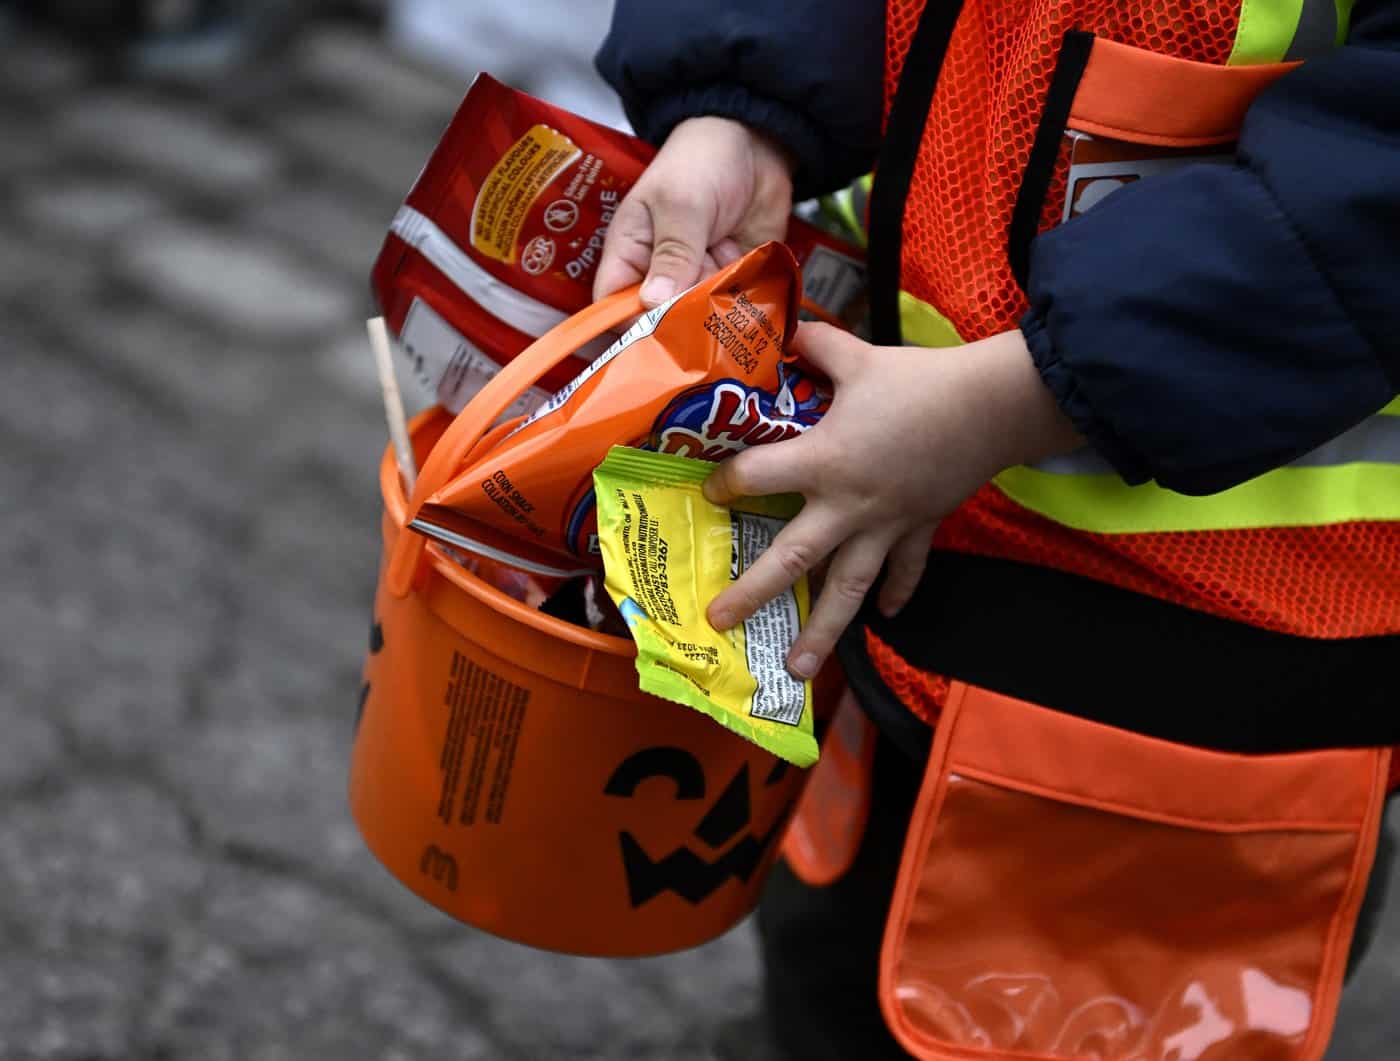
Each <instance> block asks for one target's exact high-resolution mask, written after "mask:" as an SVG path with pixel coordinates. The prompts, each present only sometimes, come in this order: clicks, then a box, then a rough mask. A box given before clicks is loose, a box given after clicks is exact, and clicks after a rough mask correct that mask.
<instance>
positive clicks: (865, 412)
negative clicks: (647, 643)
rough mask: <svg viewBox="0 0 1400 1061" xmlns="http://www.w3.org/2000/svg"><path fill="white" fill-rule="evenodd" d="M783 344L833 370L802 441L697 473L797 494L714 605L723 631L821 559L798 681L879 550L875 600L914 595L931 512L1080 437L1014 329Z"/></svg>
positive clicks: (723, 485)
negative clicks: (783, 523)
mask: <svg viewBox="0 0 1400 1061" xmlns="http://www.w3.org/2000/svg"><path fill="white" fill-rule="evenodd" d="M793 349H794V350H795V351H796V352H798V353H800V354H801V355H802V356H803V357H805V358H806V359H807V360H808V361H809V362H810V363H811V364H812V365H813V366H815V367H816V368H817V369H819V370H820V371H822V372H825V373H826V374H827V375H828V376H830V377H831V380H832V382H833V383H834V384H835V387H836V395H835V399H834V401H833V402H832V406H831V409H830V411H829V412H827V414H826V415H825V416H824V417H823V418H822V420H821V422H820V423H818V424H817V425H816V426H815V427H813V428H812V429H811V430H810V431H808V432H807V433H806V434H804V435H802V436H801V437H800V438H795V439H792V440H791V441H788V442H779V443H774V444H772V445H767V446H757V447H755V448H753V449H749V450H745V451H744V452H743V453H740V454H739V455H737V456H735V457H733V458H732V459H730V460H728V461H725V462H724V463H723V464H721V465H720V466H719V467H718V468H716V469H715V472H714V474H712V475H711V476H710V478H709V479H708V480H707V481H706V483H705V494H706V496H707V497H709V499H710V500H711V501H714V502H716V503H717V504H728V503H729V502H730V501H732V500H734V499H735V498H739V497H745V496H757V495H762V494H777V493H787V492H792V491H795V492H798V493H801V494H802V495H803V496H804V497H805V498H806V501H807V503H806V506H805V507H804V508H803V509H802V511H801V513H799V514H798V516H797V517H796V518H795V519H794V520H793V521H792V522H791V523H790V524H788V526H787V527H785V528H784V529H783V530H782V532H781V533H780V534H779V535H778V536H777V538H776V539H774V541H773V544H772V546H771V547H770V548H769V549H768V550H767V552H765V553H764V554H763V555H762V556H761V557H760V558H759V559H758V561H757V562H756V563H755V564H754V565H753V567H752V568H750V569H749V570H748V571H746V572H745V573H744V574H743V576H742V577H741V578H739V580H738V581H737V582H735V583H734V585H732V586H730V587H729V588H728V589H727V590H725V591H724V592H723V593H721V594H720V595H719V596H718V597H716V598H715V599H714V601H713V602H711V604H710V607H709V611H708V617H709V619H710V622H711V623H712V624H713V625H714V626H716V627H717V628H719V629H721V630H724V629H728V628H729V627H731V626H733V625H735V624H736V623H739V622H741V621H743V620H744V619H745V618H747V617H748V616H749V615H751V614H753V612H754V611H756V610H757V609H758V607H759V606H760V605H762V604H763V603H764V602H766V601H768V600H770V599H771V598H773V597H775V596H777V595H778V594H779V593H781V592H782V591H783V590H785V589H787V587H789V586H790V585H792V583H793V582H795V581H796V580H797V577H798V576H799V575H801V574H802V573H803V572H804V571H810V570H812V569H813V568H814V567H816V566H817V565H818V564H819V563H821V562H822V561H823V560H824V559H826V558H827V557H828V556H830V557H831V566H830V569H829V570H828V572H827V575H826V581H825V584H824V586H823V588H822V590H821V594H820V596H819V597H818V599H817V602H816V605H815V607H814V608H813V609H812V615H811V618H810V619H809V621H808V623H807V626H806V628H805V629H804V630H803V631H802V633H801V634H800V635H799V636H798V638H797V642H796V643H795V644H794V645H793V647H792V651H791V653H790V654H789V656H788V668H789V669H790V670H791V671H792V672H793V674H795V675H797V676H798V677H803V678H808V677H811V676H812V675H814V674H815V673H816V672H817V670H818V669H819V668H820V667H821V665H822V663H823V662H824V661H825V659H826V657H827V656H828V655H829V654H830V653H831V650H832V648H833V647H834V646H835V644H836V639H837V638H838V637H839V636H840V635H841V632H842V631H843V630H844V629H845V628H846V625H847V624H848V623H849V622H850V621H851V620H852V619H853V618H854V617H855V615H856V612H857V611H858V610H859V608H860V605H861V602H862V601H863V600H864V598H865V594H866V591H867V590H869V589H870V587H871V585H872V584H873V583H874V582H875V579H876V578H877V577H878V575H879V574H880V568H881V566H882V565H884V564H885V563H886V560H888V563H889V569H888V572H887V574H886V578H885V583H884V585H883V587H882V588H881V592H880V600H879V602H878V603H879V607H880V610H881V611H882V612H883V613H884V614H886V615H893V614H894V613H895V612H897V611H898V610H899V609H900V608H902V607H903V606H904V604H905V602H906V601H908V599H909V597H910V596H911V595H912V594H913V592H914V588H915V586H916V585H917V584H918V581H919V578H920V576H921V575H922V574H923V570H924V565H925V562H926V557H927V554H928V548H929V539H930V538H931V536H932V532H933V528H934V527H935V526H936V525H937V523H938V521H939V520H940V519H941V518H942V517H943V516H945V515H947V514H948V513H949V512H951V511H952V510H953V509H954V508H956V507H957V506H958V504H960V503H961V502H962V501H963V499H964V498H966V497H967V496H968V495H970V494H971V493H973V492H974V491H975V490H976V489H977V488H978V487H980V486H981V485H982V484H983V483H985V482H986V481H987V480H988V479H990V478H991V477H992V476H994V475H996V474H997V473H998V472H1000V471H1001V470H1002V469H1003V468H1007V467H1010V466H1011V465H1013V464H1022V463H1026V462H1028V461H1035V460H1039V459H1041V458H1043V457H1046V456H1049V455H1051V454H1053V453H1061V452H1065V451H1067V450H1070V449H1073V448H1074V447H1075V446H1077V445H1079V444H1080V443H1081V442H1082V439H1081V438H1080V437H1079V435H1078V433H1077V432H1076V431H1075V430H1074V427H1073V426H1072V425H1071V424H1070V422H1069V420H1068V419H1067V418H1066V417H1065V416H1064V414H1063V413H1061V412H1060V410H1059V407H1058V406H1057V405H1056V404H1055V400H1054V398H1053V397H1052V395H1051V394H1050V392H1049V390H1047V389H1046V387H1045V385H1044V384H1043V383H1042V382H1041V379H1040V374H1039V373H1038V372H1037V371H1036V368H1035V366H1034V364H1033V363H1032V362H1031V359H1030V354H1029V353H1028V352H1027V350H1026V347H1025V343H1024V341H1023V340H1022V338H1021V333H1020V332H1019V331H1013V332H1004V333H1002V334H1001V335H996V336H993V337H992V338H990V339H985V340H983V341H982V342H978V343H970V344H968V345H967V346H962V347H955V348H949V349H923V348H911V347H884V348H878V347H873V346H871V345H870V344H868V343H865V342H862V341H861V340H860V339H857V338H855V337H854V336H851V335H847V334H846V333H844V332H841V331H839V330H837V329H835V328H832V327H829V326H828V325H825V324H802V325H801V326H800V327H799V329H798V332H797V338H796V340H795V341H794V343H793Z"/></svg>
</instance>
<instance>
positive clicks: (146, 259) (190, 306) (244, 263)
mask: <svg viewBox="0 0 1400 1061" xmlns="http://www.w3.org/2000/svg"><path fill="white" fill-rule="evenodd" d="M119 264H120V267H121V268H122V270H123V272H124V273H125V274H126V276H127V277H129V278H130V279H131V280H132V281H133V282H135V283H137V284H140V285H141V286H143V287H144V288H145V289H146V290H147V291H149V292H150V294H151V296H152V297H153V298H154V299H155V300H157V301H159V302H164V303H166V304H167V305H172V306H175V307H177V308H179V309H180V310H182V311H193V312H196V313H199V314H200V315H202V316H204V317H205V318H207V319H208V320H210V321H212V322H214V323H217V324H219V325H221V326H223V327H224V328H227V329H229V330H230V331H233V332H236V333H241V334H247V335H250V336H254V337H256V338H261V339H269V340H271V339H280V340H284V341H293V340H299V339H307V338H315V337H317V336H318V335H320V334H322V333H323V332H324V331H325V330H326V329H329V328H331V327H336V326H339V325H341V324H342V323H343V322H344V321H345V319H346V318H347V317H348V316H349V314H350V313H351V312H352V307H353V305H354V301H353V299H352V298H351V297H350V296H349V295H348V293H347V292H346V291H345V289H344V288H343V286H341V285H340V284H338V283H335V282H333V281H331V280H330V279H328V278H327V277H326V276H325V275H324V274H323V273H321V272H319V271H317V270H313V269H311V268H309V267H308V266H307V265H305V264H303V263H302V262H301V261H299V260H297V259H296V258H295V257H293V256H292V255H291V254H288V253H287V251H286V250H284V249H283V248H282V247H280V246H278V245H277V244H276V243H273V242H270V241H266V240H261V239H256V238H252V237H249V236H247V235H244V234H243V233H241V232H237V231H227V230H222V229H218V228H214V227H210V226H204V225H192V224H182V225H176V224H168V225H160V226H155V227H151V228H143V229H141V231H139V232H135V233H132V234H131V236H130V237H129V238H128V239H127V240H125V241H123V244H122V248H121V254H120V262H119Z"/></svg>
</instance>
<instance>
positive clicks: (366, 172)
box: [272, 106, 441, 216]
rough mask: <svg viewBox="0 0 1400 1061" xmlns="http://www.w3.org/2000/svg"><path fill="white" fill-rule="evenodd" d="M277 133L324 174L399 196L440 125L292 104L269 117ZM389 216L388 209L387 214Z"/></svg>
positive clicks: (413, 177) (406, 188)
mask: <svg viewBox="0 0 1400 1061" xmlns="http://www.w3.org/2000/svg"><path fill="white" fill-rule="evenodd" d="M272 122H273V124H274V126H275V127H276V129H277V130H278V131H279V132H280V133H281V135H282V138H283V139H284V140H285V141H286V143H287V144H288V145H289V146H290V147H291V148H293V149H295V150H297V151H300V152H301V153H302V154H303V155H305V156H306V157H307V158H308V159H310V160H312V161H314V162H315V163H316V164H317V165H318V166H319V167H321V168H322V169H324V170H326V171H327V172H328V173H329V174H332V175H334V176H335V177H338V178H340V179H342V180H343V179H344V178H349V179H351V180H353V181H355V182H357V183H358V184H360V185H361V186H363V187H366V188H369V189H372V190H375V191H377V192H379V193H380V194H383V195H385V196H388V197H390V198H391V199H394V200H395V201H396V202H402V201H403V199H404V198H405V197H406V196H407V195H408V192H409V189H410V188H411V187H412V186H413V182H414V181H415V180H416V179H417V177H418V173H419V171H420V170H421V169H422V168H423V164H424V163H425V162H427V161H428V155H429V154H430V153H431V152H432V150H433V147H434V146H435V145H436V144H437V140H438V135H439V134H440V133H441V130H440V129H434V130H430V131H428V132H424V131H422V130H414V129H404V128H399V127H398V126H396V125H393V124H389V123H385V122H384V121H382V120H376V119H374V118H371V117H369V116H367V115H365V114H361V113H357V112H355V111H352V110H343V109H340V108H337V107H328V106H316V107H309V106H308V107H293V108H289V109H288V110H286V111H285V112H284V113H282V114H278V115H275V116H273V117H272ZM390 216H392V213H391V215H390Z"/></svg>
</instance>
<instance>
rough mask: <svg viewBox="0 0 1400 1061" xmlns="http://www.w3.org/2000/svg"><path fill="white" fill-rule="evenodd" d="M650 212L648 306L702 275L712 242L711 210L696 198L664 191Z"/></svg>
mask: <svg viewBox="0 0 1400 1061" xmlns="http://www.w3.org/2000/svg"><path fill="white" fill-rule="evenodd" d="M647 208H648V209H649V210H650V212H651V227H652V243H651V265H650V266H649V267H648V269H647V278H646V282H645V283H643V284H642V301H643V302H645V303H646V304H647V305H648V306H655V305H658V304H659V303H662V302H665V301H666V300H667V299H668V298H670V297H671V296H672V295H674V294H675V293H676V292H677V291H683V290H684V289H685V288H687V287H689V286H690V285H691V284H693V283H695V281H697V280H699V279H700V271H701V269H702V268H703V266H704V264H705V251H706V248H707V247H708V246H709V243H710V222H711V218H710V217H709V216H708V212H707V211H706V210H705V209H704V208H703V207H702V206H701V205H700V204H699V203H698V202H697V201H696V200H694V199H692V198H688V197H680V196H676V195H674V194H672V193H669V192H667V191H662V192H661V193H660V194H658V195H657V196H656V197H655V198H653V199H652V200H651V201H650V202H649V203H648V204H647Z"/></svg>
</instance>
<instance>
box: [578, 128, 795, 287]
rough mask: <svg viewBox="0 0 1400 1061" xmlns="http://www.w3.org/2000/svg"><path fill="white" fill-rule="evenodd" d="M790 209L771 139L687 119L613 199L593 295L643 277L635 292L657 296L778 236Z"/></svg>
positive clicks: (786, 174) (784, 173)
mask: <svg viewBox="0 0 1400 1061" xmlns="http://www.w3.org/2000/svg"><path fill="white" fill-rule="evenodd" d="M791 212H792V171H791V167H790V165H789V163H788V161H787V159H786V158H785V156H784V155H783V153H782V151H781V150H780V149H779V148H778V146H777V144H775V143H774V142H773V141H772V140H769V139H768V138H767V137H765V136H763V135H762V134H761V133H758V132H755V131H754V130H752V129H750V128H749V127H748V126H746V125H742V124H740V123H739V122H735V121H730V120H729V119H728V118H690V119H687V120H686V121H683V122H681V123H680V124H679V125H677V126H676V127H675V129H673V130H672V131H671V135H670V136H668V137H667V138H666V143H665V144H663V145H662V147H661V151H660V152H659V153H658V154H657V156H656V158H655V159H653V160H652V163H651V165H650V166H648V167H647V169H646V172H645V173H643V174H642V176H641V179H640V180H638V181H637V183H636V185H635V186H633V188H632V190H631V191H630V192H628V193H627V198H625V199H623V200H622V203H621V204H620V205H619V206H618V208H617V213H616V214H615V215H614V216H613V219H612V222H611V223H610V224H609V225H608V235H607V239H606V240H605V241H604V243H603V257H602V260H601V261H600V262H599V263H598V275H597V278H596V279H595V280H594V281H593V297H594V298H602V297H603V296H604V295H610V294H612V293H613V292H614V291H617V290H620V289H621V288H624V287H627V286H628V285H629V284H635V283H637V281H639V280H641V279H642V277H646V282H645V283H644V284H643V285H642V301H643V302H645V303H646V304H647V305H648V306H655V305H657V304H658V303H661V302H665V301H666V300H667V299H668V298H670V297H671V296H672V295H674V294H675V293H676V292H677V291H681V290H684V289H685V288H687V287H689V286H690V285H691V284H693V283H695V282H696V281H698V280H700V279H702V278H703V277H705V276H708V275H710V274H711V273H713V272H715V271H716V270H718V269H720V268H722V267H723V266H726V265H728V264H729V263H730V262H732V261H734V260H735V259H737V258H739V257H740V256H741V255H742V254H743V253H744V252H745V251H749V250H752V249H753V248H754V247H757V246H758V245H759V244H760V243H766V242H767V241H768V240H770V239H782V238H783V234H784V233H785V232H786V231H787V223H788V214H789V213H791Z"/></svg>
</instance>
